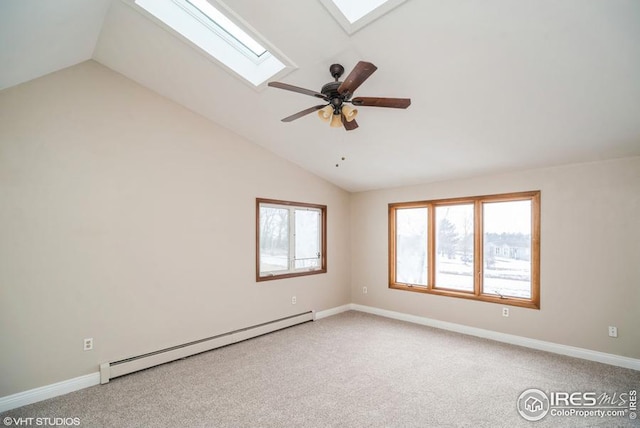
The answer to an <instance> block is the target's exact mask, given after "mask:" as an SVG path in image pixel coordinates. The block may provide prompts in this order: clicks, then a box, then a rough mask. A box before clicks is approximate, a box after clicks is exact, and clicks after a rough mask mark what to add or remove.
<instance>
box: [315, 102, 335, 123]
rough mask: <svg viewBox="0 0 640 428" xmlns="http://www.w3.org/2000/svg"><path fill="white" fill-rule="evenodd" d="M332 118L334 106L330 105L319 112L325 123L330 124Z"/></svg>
mask: <svg viewBox="0 0 640 428" xmlns="http://www.w3.org/2000/svg"><path fill="white" fill-rule="evenodd" d="M331 116H333V106H331V105H328V106H325V107H324V108H321V109H320V110H318V117H319V118H320V120H322V121H323V122H329V121H330V120H331Z"/></svg>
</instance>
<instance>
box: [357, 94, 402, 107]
mask: <svg viewBox="0 0 640 428" xmlns="http://www.w3.org/2000/svg"><path fill="white" fill-rule="evenodd" d="M351 103H352V104H353V105H354V106H365V107H391V108H407V107H409V106H410V105H411V98H379V97H356V98H354V99H352V100H351Z"/></svg>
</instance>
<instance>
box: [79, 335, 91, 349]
mask: <svg viewBox="0 0 640 428" xmlns="http://www.w3.org/2000/svg"><path fill="white" fill-rule="evenodd" d="M82 349H83V350H85V351H91V350H92V349H93V337H89V338H87V339H85V340H84V341H83V344H82Z"/></svg>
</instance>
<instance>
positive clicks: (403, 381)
mask: <svg viewBox="0 0 640 428" xmlns="http://www.w3.org/2000/svg"><path fill="white" fill-rule="evenodd" d="M529 388H537V389H540V390H542V391H547V392H550V391H566V392H591V391H593V392H597V393H598V394H600V393H602V392H607V393H608V394H609V395H612V394H613V393H617V394H621V393H628V392H629V391H630V390H637V391H638V390H640V372H638V371H634V370H628V369H622V368H618V367H613V366H608V365H604V364H599V363H594V362H589V361H584V360H579V359H575V358H569V357H564V356H559V355H555V354H549V353H545V352H540V351H535V350H530V349H526V348H520V347H517V346H511V345H506V344H502V343H498V342H493V341H490V340H485V339H479V338H474V337H469V336H464V335H461V334H457V333H451V332H447V331H443V330H437V329H433V328H429V327H424V326H420V325H414V324H410V323H405V322H401V321H395V320H390V319H386V318H381V317H377V316H374V315H369V314H364V313H360V312H346V313H343V314H340V315H336V316H333V317H329V318H324V319H321V320H319V321H315V322H310V323H306V324H303V325H300V326H296V327H292V328H289V329H286V330H281V331H279V332H275V333H272V334H269V335H265V336H261V337H259V338H255V339H252V340H248V341H245V342H242V343H239V344H235V345H231V346H228V347H225V348H221V349H218V350H214V351H211V352H206V353H203V354H200V355H196V356H193V357H191V358H188V359H185V360H180V361H176V362H173V363H169V364H165V365H162V366H159V367H155V368H152V369H149V370H145V371H142V372H138V373H134V374H131V375H129V376H124V377H122V378H118V379H114V380H112V381H111V382H110V383H109V384H107V385H100V386H95V387H92V388H87V389H84V390H81V391H77V392H74V393H71V394H67V395H65V396H61V397H56V398H53V399H50V400H46V401H43V402H40V403H36V404H32V405H29V406H25V407H21V408H19V409H14V410H11V411H9V412H6V413H4V414H2V415H0V421H1V420H4V418H5V417H13V418H20V417H23V418H26V417H33V418H38V417H41V418H51V419H52V418H56V417H62V418H79V420H80V426H84V427H200V426H202V427H459V426H468V427H517V426H532V425H536V426H539V427H558V426H571V427H582V426H589V427H592V426H598V427H600V426H601V427H614V426H639V425H638V423H637V420H631V419H630V418H629V414H628V413H627V415H626V416H624V417H614V418H606V417H605V418H596V417H578V416H566V417H561V416H552V415H551V414H548V415H547V416H546V417H545V418H544V419H542V420H541V421H538V422H528V421H526V420H525V419H523V418H522V417H521V416H520V414H519V413H518V411H517V408H516V403H517V400H518V396H519V395H520V394H521V393H522V392H523V391H524V390H526V389H529ZM623 397H624V396H623Z"/></svg>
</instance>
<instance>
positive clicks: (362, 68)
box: [338, 61, 378, 95]
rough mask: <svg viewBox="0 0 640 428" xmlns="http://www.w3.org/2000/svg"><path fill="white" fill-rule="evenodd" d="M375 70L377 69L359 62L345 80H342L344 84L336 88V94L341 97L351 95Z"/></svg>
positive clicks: (366, 63)
mask: <svg viewBox="0 0 640 428" xmlns="http://www.w3.org/2000/svg"><path fill="white" fill-rule="evenodd" d="M377 69H378V67H376V66H375V65H373V64H371V63H370V62H365V61H360V62H359V63H358V64H356V66H355V67H354V69H353V70H351V73H349V75H348V76H347V78H346V79H344V82H342V85H340V87H339V88H338V92H339V93H340V94H341V95H343V94H345V93H347V92H348V93H350V94H353V93H354V92H355V90H356V89H358V87H359V86H360V85H362V82H364V81H365V80H367V79H368V78H369V76H371V75H372V74H373V72H374V71H376V70H377Z"/></svg>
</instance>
